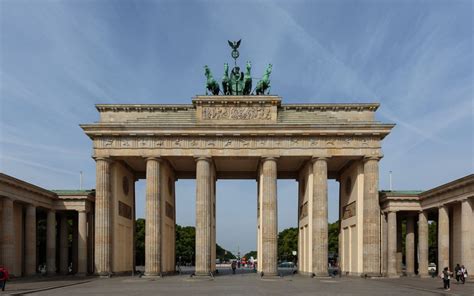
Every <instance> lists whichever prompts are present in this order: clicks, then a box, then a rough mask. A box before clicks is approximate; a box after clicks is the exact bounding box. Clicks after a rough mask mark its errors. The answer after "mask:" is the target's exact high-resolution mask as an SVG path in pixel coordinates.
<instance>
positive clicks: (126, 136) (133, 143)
mask: <svg viewBox="0 0 474 296" xmlns="http://www.w3.org/2000/svg"><path fill="white" fill-rule="evenodd" d="M377 108H378V104H282V103H281V98H280V97H277V96H268V95H267V96H197V97H195V98H194V99H193V101H192V104H189V105H158V104H156V105H155V104H153V105H97V110H98V111H99V113H100V120H99V122H97V123H94V124H85V125H81V127H82V128H83V129H84V131H85V132H86V134H87V135H88V136H89V137H90V138H91V139H92V140H93V145H94V147H93V148H94V149H93V157H94V159H95V160H96V164H97V184H96V214H95V225H96V232H95V272H96V273H97V274H100V275H109V274H112V273H121V272H129V271H131V270H132V269H133V268H134V262H133V245H134V237H133V229H134V218H135V217H134V214H133V213H134V212H135V210H134V207H135V193H134V181H136V180H137V179H141V178H146V182H147V183H146V243H145V245H146V250H145V253H146V264H145V265H146V266H145V274H146V275H148V276H156V275H160V274H164V273H171V272H174V271H175V237H174V232H175V191H174V186H175V181H176V180H177V179H180V178H195V179H196V274H197V275H209V274H210V273H211V272H213V271H215V242H216V231H215V229H216V219H215V217H216V213H215V211H216V194H215V193H216V192H215V184H216V180H217V179H254V180H256V181H257V182H258V186H257V187H258V194H257V195H258V196H257V205H258V206H257V217H258V219H257V221H258V222H257V224H258V225H256V227H257V229H258V230H257V233H258V239H257V242H258V262H259V264H258V270H259V271H260V272H263V274H264V275H265V276H271V275H276V274H277V233H278V232H277V230H278V228H277V179H278V178H281V179H294V180H297V181H298V182H299V196H298V197H296V196H295V202H298V205H299V207H298V209H299V210H298V217H299V218H298V221H299V224H298V227H299V243H298V244H299V247H298V251H299V252H298V260H299V262H298V263H299V264H298V269H299V272H301V273H304V274H315V275H327V263H328V262H327V261H328V232H327V230H328V229H327V222H328V194H327V180H328V179H329V178H332V179H336V180H338V181H339V182H340V188H341V189H340V217H341V220H342V222H341V231H340V248H339V250H340V251H339V253H340V261H341V264H342V265H341V266H342V269H343V271H344V272H348V273H350V274H362V273H365V274H369V275H380V274H381V272H382V265H381V263H382V260H381V237H382V236H381V227H380V225H381V222H380V221H381V212H380V206H379V202H378V176H379V172H378V163H379V160H380V158H381V157H382V153H381V140H382V139H383V138H384V137H385V136H386V135H388V134H389V132H390V130H391V129H392V128H393V125H392V124H383V123H380V122H378V121H376V120H375V118H374V117H375V116H374V115H375V111H376V110H377Z"/></svg>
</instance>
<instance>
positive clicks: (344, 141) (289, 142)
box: [94, 136, 380, 149]
mask: <svg viewBox="0 0 474 296" xmlns="http://www.w3.org/2000/svg"><path fill="white" fill-rule="evenodd" d="M379 144H380V143H379V139H378V138H376V137H342V136H339V137H337V136H334V137H333V136H319V137H318V136H315V137H311V136H306V137H305V136H300V137H283V136H282V137H251V136H249V137H231V136H207V137H206V136H203V137H192V136H186V137H185V136H165V137H151V136H150V137H132V136H130V137H102V138H97V139H95V140H94V148H95V149H140V148H144V149H150V148H158V149H206V148H208V149H210V148H218V149H274V148H282V149H302V148H376V147H379Z"/></svg>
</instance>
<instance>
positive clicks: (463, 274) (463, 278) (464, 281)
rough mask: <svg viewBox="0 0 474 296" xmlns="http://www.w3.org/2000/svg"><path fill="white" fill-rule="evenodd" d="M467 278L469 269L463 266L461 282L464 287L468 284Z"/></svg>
mask: <svg viewBox="0 0 474 296" xmlns="http://www.w3.org/2000/svg"><path fill="white" fill-rule="evenodd" d="M466 278H467V269H466V267H464V265H462V266H461V281H462V283H463V285H464V284H465V283H466Z"/></svg>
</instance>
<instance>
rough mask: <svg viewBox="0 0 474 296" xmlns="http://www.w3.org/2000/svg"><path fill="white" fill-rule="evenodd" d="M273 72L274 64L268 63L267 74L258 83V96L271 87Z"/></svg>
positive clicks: (256, 91) (256, 89) (256, 90)
mask: <svg viewBox="0 0 474 296" xmlns="http://www.w3.org/2000/svg"><path fill="white" fill-rule="evenodd" d="M271 73H272V64H268V67H267V69H266V70H265V74H263V77H262V79H261V80H260V81H259V82H258V83H257V87H256V88H255V93H256V94H257V96H259V95H263V94H265V91H266V90H267V89H269V88H270V74H271Z"/></svg>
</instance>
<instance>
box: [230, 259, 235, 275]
mask: <svg viewBox="0 0 474 296" xmlns="http://www.w3.org/2000/svg"><path fill="white" fill-rule="evenodd" d="M230 266H231V267H232V274H235V268H236V267H237V266H236V263H235V260H233V261H232V263H231V264H230Z"/></svg>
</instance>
